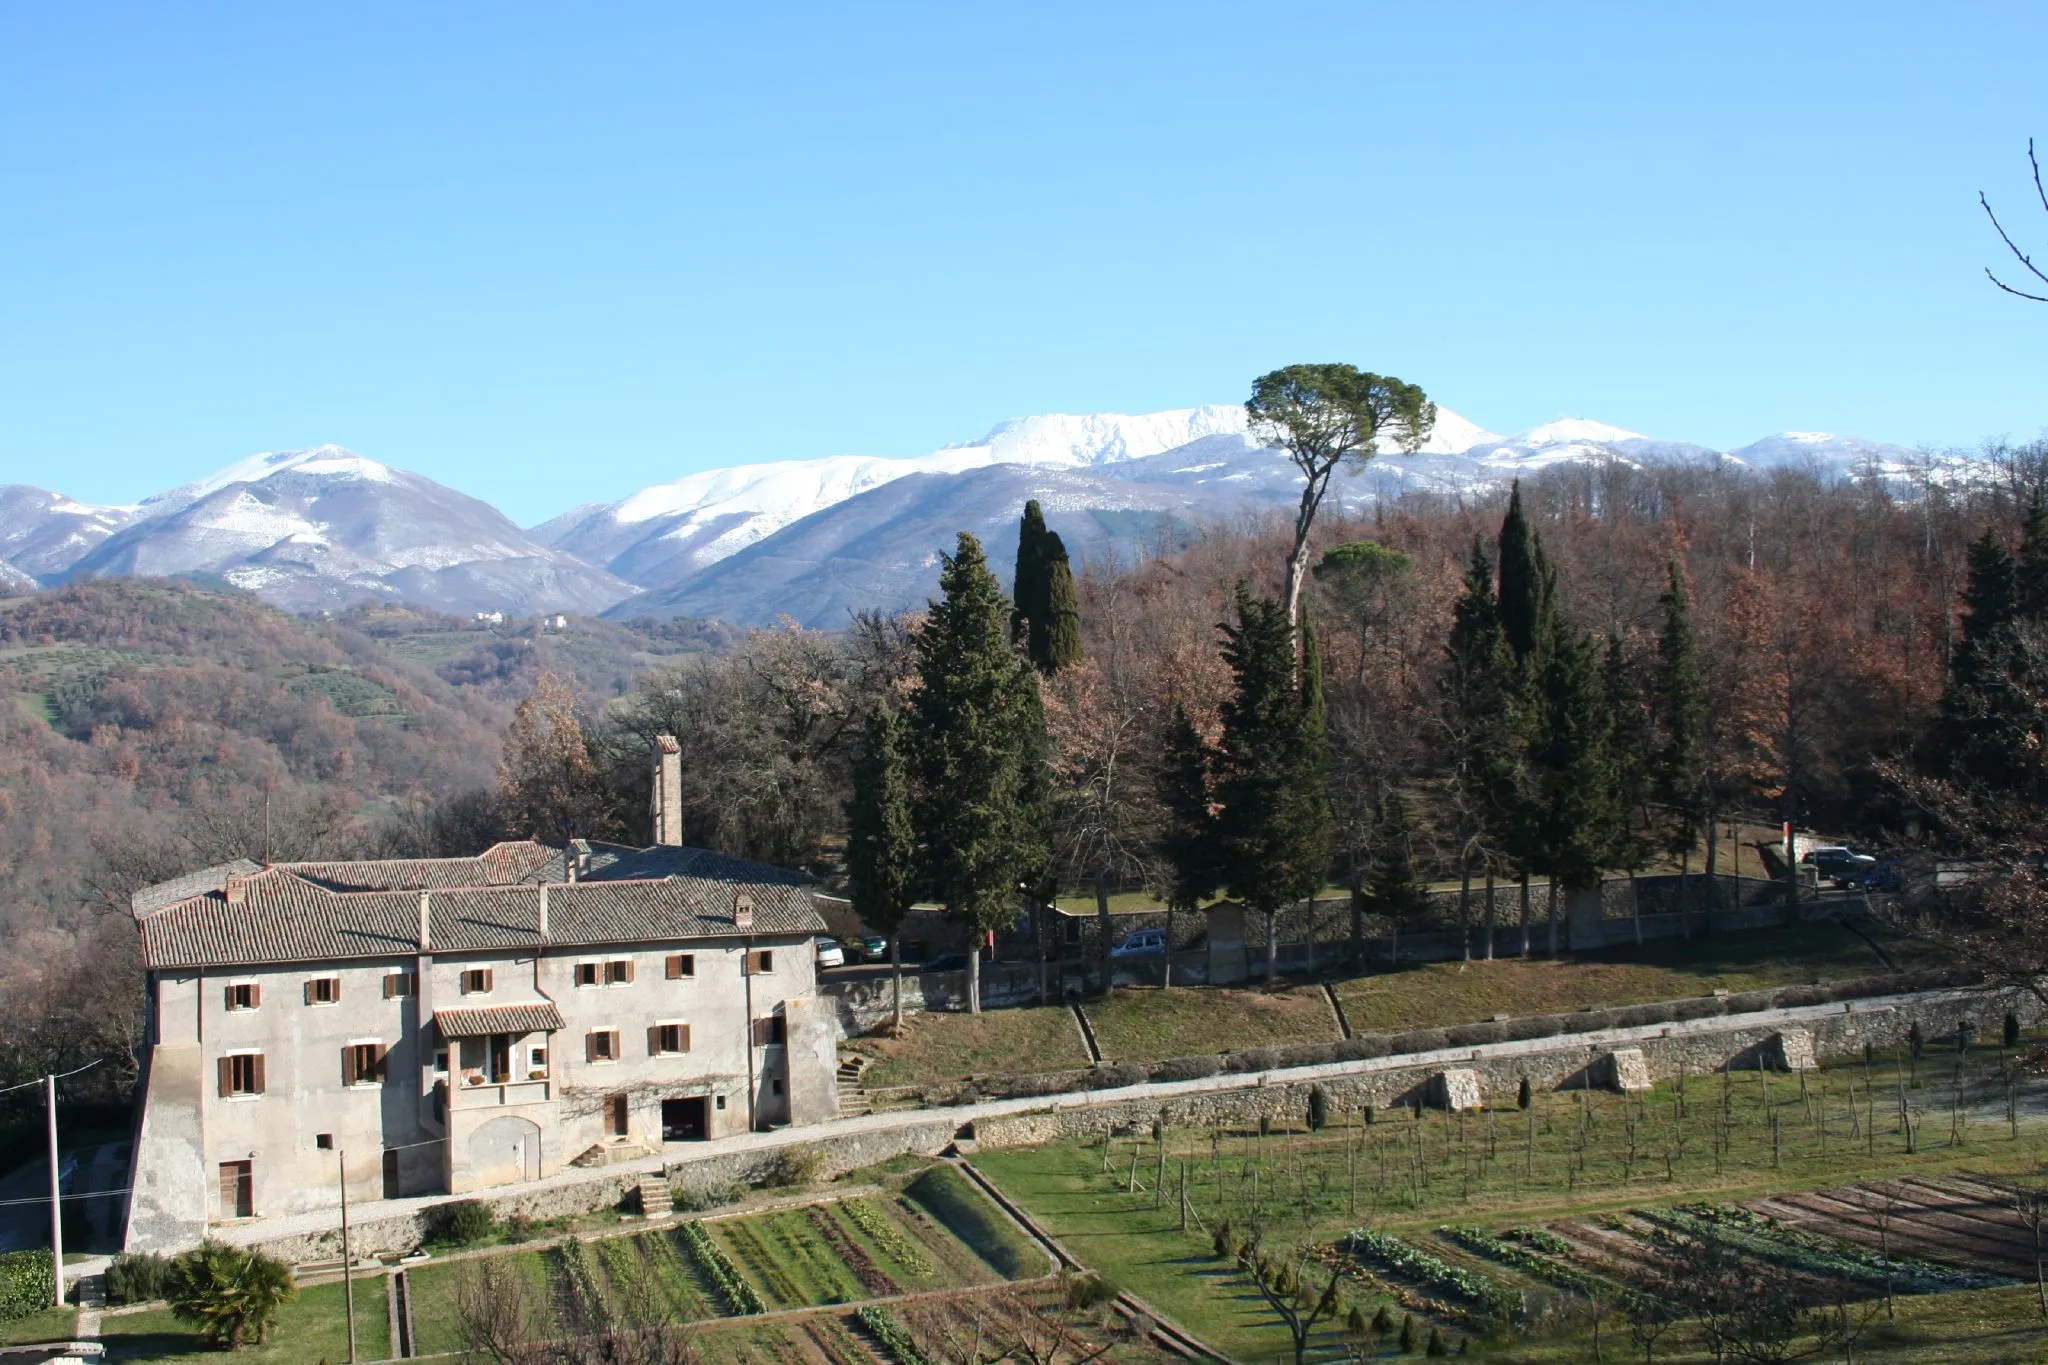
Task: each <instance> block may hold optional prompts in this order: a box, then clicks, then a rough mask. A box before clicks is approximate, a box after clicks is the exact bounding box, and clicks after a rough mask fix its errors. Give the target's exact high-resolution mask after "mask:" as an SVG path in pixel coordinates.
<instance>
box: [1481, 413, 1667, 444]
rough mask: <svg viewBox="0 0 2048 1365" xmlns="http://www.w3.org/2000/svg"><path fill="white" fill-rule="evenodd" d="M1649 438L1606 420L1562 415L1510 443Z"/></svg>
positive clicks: (1559, 442) (1612, 440)
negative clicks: (1598, 420) (1607, 422)
mask: <svg viewBox="0 0 2048 1365" xmlns="http://www.w3.org/2000/svg"><path fill="white" fill-rule="evenodd" d="M1647 439H1648V438H1647V437H1645V436H1644V435H1643V434H1642V433H1641V432H1640V431H1627V430H1624V429H1623V428H1621V427H1611V426H1609V425H1607V424H1606V423H1605V422H1595V421H1592V420H1590V419H1589V418H1585V417H1560V418H1558V420H1556V421H1555V422H1545V423H1544V424H1543V425H1542V426H1537V427H1530V428H1529V429H1528V430H1527V431H1524V432H1520V433H1518V434H1517V435H1515V436H1514V437H1513V438H1512V439H1511V440H1510V441H1509V442H1508V444H1510V445H1518V446H1525V447H1536V446H1550V445H1563V444H1566V443H1568V442H1579V441H1592V442H1600V443H1609V442H1614V441H1642V440H1647Z"/></svg>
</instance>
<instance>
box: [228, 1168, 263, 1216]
mask: <svg viewBox="0 0 2048 1365" xmlns="http://www.w3.org/2000/svg"><path fill="white" fill-rule="evenodd" d="M255 1213H256V1172H255V1163H254V1162H249V1161H223V1162H221V1163H220V1216H221V1217H222V1218H251V1217H254V1216H255Z"/></svg>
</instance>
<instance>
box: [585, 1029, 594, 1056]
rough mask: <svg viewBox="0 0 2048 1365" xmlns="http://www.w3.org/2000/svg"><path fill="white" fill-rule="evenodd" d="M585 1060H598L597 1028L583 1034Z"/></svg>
mask: <svg viewBox="0 0 2048 1365" xmlns="http://www.w3.org/2000/svg"><path fill="white" fill-rule="evenodd" d="M583 1060H584V1061H586V1062H594V1061H596V1060H597V1030H596V1029H592V1030H591V1031H590V1032H588V1033H586V1034H584V1035H583Z"/></svg>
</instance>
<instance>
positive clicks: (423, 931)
mask: <svg viewBox="0 0 2048 1365" xmlns="http://www.w3.org/2000/svg"><path fill="white" fill-rule="evenodd" d="M433 917H434V912H433V907H432V906H431V905H430V904H429V902H428V895H427V891H426V889H425V888H424V887H422V888H421V889H420V951H421V952H423V953H424V952H426V951H427V950H428V949H429V948H431V947H433V946H434V945H433V938H432V936H431V935H430V934H429V933H428V932H427V929H428V926H429V924H430V923H431V922H432V920H433Z"/></svg>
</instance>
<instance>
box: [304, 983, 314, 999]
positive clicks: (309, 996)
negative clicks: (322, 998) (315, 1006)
mask: <svg viewBox="0 0 2048 1365" xmlns="http://www.w3.org/2000/svg"><path fill="white" fill-rule="evenodd" d="M305 991H306V1003H307V1004H309V1005H310V1004H312V1003H313V980H312V978H311V977H308V978H307V979H306V986H305Z"/></svg>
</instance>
